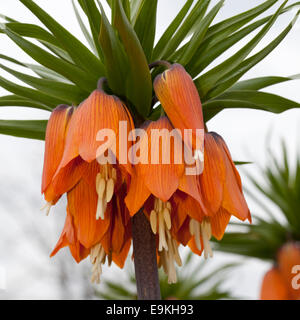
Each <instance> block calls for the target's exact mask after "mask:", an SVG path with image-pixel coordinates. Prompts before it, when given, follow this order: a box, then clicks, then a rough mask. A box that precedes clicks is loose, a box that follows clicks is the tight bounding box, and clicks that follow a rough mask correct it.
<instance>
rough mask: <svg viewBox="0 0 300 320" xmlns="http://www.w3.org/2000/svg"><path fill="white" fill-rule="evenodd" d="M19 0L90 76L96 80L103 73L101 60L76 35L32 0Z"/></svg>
mask: <svg viewBox="0 0 300 320" xmlns="http://www.w3.org/2000/svg"><path fill="white" fill-rule="evenodd" d="M20 1H21V2H22V3H23V4H24V5H25V6H26V7H27V8H28V9H29V10H30V11H31V12H32V13H33V14H34V15H35V16H36V17H37V18H38V19H39V20H40V21H41V22H42V23H43V24H44V25H45V26H46V27H47V28H48V29H49V30H50V31H51V32H52V33H53V35H54V36H55V37H56V38H57V39H58V41H59V42H60V43H61V45H62V46H63V47H64V49H65V50H66V51H67V52H68V53H69V55H70V57H71V58H72V59H73V61H74V62H75V63H76V64H77V65H78V66H79V67H81V68H83V69H85V70H86V71H88V72H89V73H90V76H91V75H93V76H95V77H96V80H97V79H99V78H100V77H101V76H103V75H104V67H103V64H102V63H101V61H100V60H99V59H98V58H97V57H96V56H95V55H94V54H93V53H92V52H91V51H90V50H89V49H88V48H86V47H85V46H84V45H83V44H82V43H81V42H80V41H79V40H78V39H77V38H76V37H74V36H73V35H72V34H71V33H70V32H69V31H67V30H66V29H65V28H64V27H62V26H61V25H60V24H59V23H58V22H56V20H55V19H53V18H52V17H51V16H50V15H49V14H48V13H47V12H46V11H44V10H43V9H42V8H40V7H39V6H38V5H37V4H36V3H34V2H33V1H32V0H20Z"/></svg>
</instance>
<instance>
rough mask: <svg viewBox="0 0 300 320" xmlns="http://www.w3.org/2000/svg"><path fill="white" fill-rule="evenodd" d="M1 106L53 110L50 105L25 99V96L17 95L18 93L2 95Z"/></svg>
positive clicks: (0, 98)
mask: <svg viewBox="0 0 300 320" xmlns="http://www.w3.org/2000/svg"><path fill="white" fill-rule="evenodd" d="M0 106H1V107H29V108H35V109H41V110H47V111H51V110H52V109H50V108H49V107H47V106H45V105H43V104H41V103H37V102H35V101H32V100H29V99H25V98H24V97H21V96H17V95H8V96H3V97H0Z"/></svg>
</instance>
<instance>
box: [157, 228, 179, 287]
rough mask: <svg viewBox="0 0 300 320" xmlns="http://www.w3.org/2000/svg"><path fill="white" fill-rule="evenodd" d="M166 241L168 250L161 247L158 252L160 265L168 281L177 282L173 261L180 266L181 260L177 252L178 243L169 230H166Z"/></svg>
mask: <svg viewBox="0 0 300 320" xmlns="http://www.w3.org/2000/svg"><path fill="white" fill-rule="evenodd" d="M167 242H168V250H165V249H163V250H162V252H159V255H160V266H161V265H162V267H163V269H164V272H165V273H166V274H167V276H168V283H169V284H171V283H176V282H177V274H176V268H175V262H176V263H177V265H178V266H181V265H182V261H181V258H180V255H179V252H178V244H177V242H176V240H175V239H173V238H172V237H171V234H170V231H169V230H167Z"/></svg>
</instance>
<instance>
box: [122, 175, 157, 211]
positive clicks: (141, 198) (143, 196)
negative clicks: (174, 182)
mask: <svg viewBox="0 0 300 320" xmlns="http://www.w3.org/2000/svg"><path fill="white" fill-rule="evenodd" d="M150 195H151V192H150V191H149V190H148V189H147V187H146V186H145V184H144V180H143V179H141V178H140V177H138V176H137V175H136V174H134V175H132V176H131V182H130V186H129V190H128V193H127V196H126V198H125V203H126V206H127V208H128V210H129V212H130V215H131V216H134V215H135V214H136V213H137V212H138V211H139V210H140V209H141V207H142V206H143V204H144V203H145V201H146V200H147V199H148V198H149V197H150Z"/></svg>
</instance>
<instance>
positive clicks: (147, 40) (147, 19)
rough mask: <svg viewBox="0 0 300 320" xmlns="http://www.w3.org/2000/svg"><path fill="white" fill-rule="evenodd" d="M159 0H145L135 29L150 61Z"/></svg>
mask: <svg viewBox="0 0 300 320" xmlns="http://www.w3.org/2000/svg"><path fill="white" fill-rule="evenodd" d="M156 11H157V0H145V1H144V2H143V5H142V7H141V9H140V12H139V15H138V17H137V20H136V23H135V25H134V30H135V32H136V34H137V36H138V38H139V40H140V43H141V45H142V47H143V50H144V52H145V55H146V58H147V61H148V62H149V63H150V62H151V58H152V50H153V45H154V39H155V31H156Z"/></svg>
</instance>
